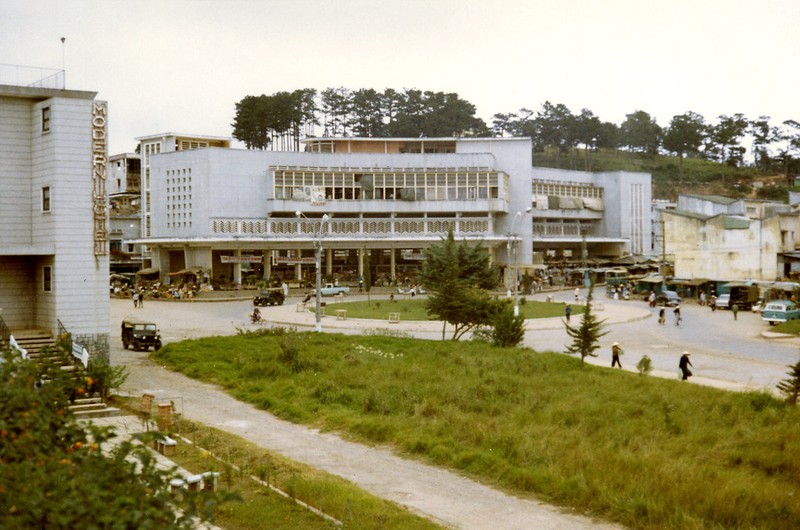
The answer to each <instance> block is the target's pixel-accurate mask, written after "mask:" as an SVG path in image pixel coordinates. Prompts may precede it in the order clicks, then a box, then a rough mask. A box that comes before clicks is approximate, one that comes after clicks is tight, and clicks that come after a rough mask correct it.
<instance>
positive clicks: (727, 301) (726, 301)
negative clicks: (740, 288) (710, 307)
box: [716, 293, 731, 309]
mask: <svg viewBox="0 0 800 530" xmlns="http://www.w3.org/2000/svg"><path fill="white" fill-rule="evenodd" d="M716 305H717V309H730V308H731V295H730V294H728V293H725V294H721V295H719V296H718V297H717V304H716Z"/></svg>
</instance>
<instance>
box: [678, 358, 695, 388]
mask: <svg viewBox="0 0 800 530" xmlns="http://www.w3.org/2000/svg"><path fill="white" fill-rule="evenodd" d="M690 366H691V367H692V368H694V366H693V365H692V361H690V360H689V352H688V351H685V352H683V355H681V359H680V361H678V368H679V369H680V371H681V381H686V380H687V379H689V378H690V377H691V376H692V371H691V370H689V367H690Z"/></svg>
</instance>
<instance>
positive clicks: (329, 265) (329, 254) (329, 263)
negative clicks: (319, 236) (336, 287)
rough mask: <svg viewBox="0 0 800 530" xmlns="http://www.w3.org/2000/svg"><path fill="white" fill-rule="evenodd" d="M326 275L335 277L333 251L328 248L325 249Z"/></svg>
mask: <svg viewBox="0 0 800 530" xmlns="http://www.w3.org/2000/svg"><path fill="white" fill-rule="evenodd" d="M325 275H326V276H331V275H333V249H332V248H326V249H325Z"/></svg>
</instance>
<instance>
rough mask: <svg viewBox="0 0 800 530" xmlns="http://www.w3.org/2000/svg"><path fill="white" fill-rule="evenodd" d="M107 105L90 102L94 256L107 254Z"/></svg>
mask: <svg viewBox="0 0 800 530" xmlns="http://www.w3.org/2000/svg"><path fill="white" fill-rule="evenodd" d="M107 105H108V104H107V103H106V102H105V101H94V102H92V184H93V188H92V212H93V215H94V255H95V256H105V255H107V254H108V225H107V223H108V211H107V209H106V204H107V202H108V198H107V196H106V167H107V166H106V162H107V160H108V155H107V151H108V149H107V143H106V130H107V119H106V116H107V113H106V110H107Z"/></svg>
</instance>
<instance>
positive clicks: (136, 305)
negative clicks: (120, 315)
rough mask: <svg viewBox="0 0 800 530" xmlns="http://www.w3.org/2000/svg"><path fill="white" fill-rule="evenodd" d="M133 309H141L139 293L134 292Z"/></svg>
mask: <svg viewBox="0 0 800 530" xmlns="http://www.w3.org/2000/svg"><path fill="white" fill-rule="evenodd" d="M133 307H139V291H133Z"/></svg>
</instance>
